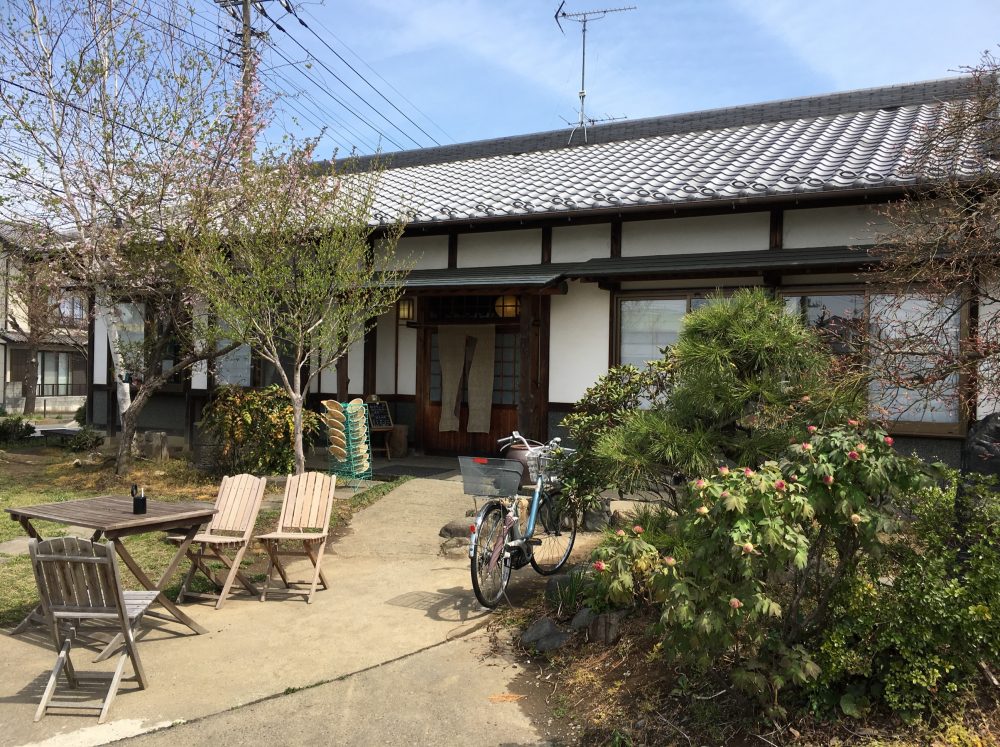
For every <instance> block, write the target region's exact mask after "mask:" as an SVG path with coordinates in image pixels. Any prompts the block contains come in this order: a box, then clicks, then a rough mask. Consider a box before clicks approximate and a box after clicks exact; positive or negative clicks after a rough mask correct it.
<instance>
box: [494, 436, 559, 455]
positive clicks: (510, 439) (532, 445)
mask: <svg viewBox="0 0 1000 747" xmlns="http://www.w3.org/2000/svg"><path fill="white" fill-rule="evenodd" d="M515 441H517V442H519V443H522V444H524V448H526V449H528V450H529V451H530V450H531V449H537V448H540V447H544V446H549V447H556V446H558V445H559V444H560V442H561V441H562V439H561V438H559V437H558V436H556V437H555V438H553V439H552V440H551V441H549V442H548V443H547V444H543V443H540V442H539V441H529V440H528V439H526V438H525V437H524V436H522V435H521V434H520V433H518V432H517V431H512V432H511V434H510V435H509V436H507V437H506V438H501V439H498V440H497V443H498V444H500V450H501V451H503V450H504V449H506V448H507V447H508V446H510V445H511V444H513V443H514V442H515Z"/></svg>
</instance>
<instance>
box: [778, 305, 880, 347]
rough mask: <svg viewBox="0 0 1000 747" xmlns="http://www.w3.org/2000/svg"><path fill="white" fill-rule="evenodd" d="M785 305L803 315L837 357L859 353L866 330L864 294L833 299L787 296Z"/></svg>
mask: <svg viewBox="0 0 1000 747" xmlns="http://www.w3.org/2000/svg"><path fill="white" fill-rule="evenodd" d="M785 306H786V307H787V308H788V310H789V311H794V312H797V313H799V314H801V315H802V317H803V318H804V319H805V320H806V323H807V324H808V325H809V326H810V327H813V328H815V329H816V330H818V331H819V333H820V334H821V335H822V336H823V337H824V338H825V339H826V340H827V341H828V342H829V343H830V347H831V348H833V352H835V353H837V354H838V355H845V354H847V353H856V352H858V349H857V346H858V342H859V337H860V333H861V331H862V330H863V329H864V316H865V297H864V295H863V294H860V293H855V294H844V295H830V296H787V297H786V298H785Z"/></svg>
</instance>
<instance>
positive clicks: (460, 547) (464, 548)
mask: <svg viewBox="0 0 1000 747" xmlns="http://www.w3.org/2000/svg"><path fill="white" fill-rule="evenodd" d="M441 554H442V555H444V556H445V557H446V558H462V557H465V556H467V555H468V554H469V540H468V538H467V537H449V538H448V539H446V540H445V541H444V542H442V543H441Z"/></svg>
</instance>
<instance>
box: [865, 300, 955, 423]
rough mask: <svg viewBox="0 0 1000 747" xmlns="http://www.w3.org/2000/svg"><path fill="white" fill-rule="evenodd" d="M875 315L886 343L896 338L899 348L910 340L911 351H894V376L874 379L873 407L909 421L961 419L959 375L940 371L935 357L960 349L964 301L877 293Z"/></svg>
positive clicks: (874, 326)
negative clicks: (942, 303) (942, 302)
mask: <svg viewBox="0 0 1000 747" xmlns="http://www.w3.org/2000/svg"><path fill="white" fill-rule="evenodd" d="M871 318H872V322H871V325H870V333H871V336H872V337H873V338H874V339H877V340H879V341H880V342H883V343H886V345H885V346H884V347H885V348H887V349H891V348H892V347H893V344H894V343H896V347H897V348H900V347H904V346H905V348H906V351H907V352H906V353H905V354H902V353H900V354H896V353H893V354H891V355H892V360H891V361H887V364H888V365H889V366H890V367H891V369H892V370H893V372H894V375H893V376H892V381H873V382H871V384H870V385H869V388H868V392H869V398H870V402H871V406H872V409H873V411H874V412H875V413H876V414H879V415H884V416H885V417H888V418H890V419H893V420H901V421H906V422H921V423H958V422H959V420H960V417H961V413H960V410H959V390H958V384H959V382H958V376H957V375H956V374H952V375H950V376H947V377H943V378H942V377H940V376H939V375H937V374H936V363H935V359H936V357H937V356H939V355H942V354H944V355H946V356H948V357H952V356H954V355H956V354H957V353H958V345H959V342H960V336H961V317H960V315H959V313H958V304H957V303H954V304H951V305H950V306H944V307H942V306H940V305H939V304H936V303H934V302H932V301H930V300H929V299H923V298H919V297H915V296H907V297H905V298H902V297H898V296H889V295H876V296H872V297H871ZM880 347H882V346H880ZM911 351H912V352H911ZM876 363H877V359H876ZM877 368H878V366H876V369H877ZM901 380H902V381H901ZM905 382H913V385H912V386H908V385H906V383H905ZM921 382H924V383H923V384H921Z"/></svg>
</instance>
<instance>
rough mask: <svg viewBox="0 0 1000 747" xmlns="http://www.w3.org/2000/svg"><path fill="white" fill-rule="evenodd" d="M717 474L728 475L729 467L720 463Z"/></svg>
mask: <svg viewBox="0 0 1000 747" xmlns="http://www.w3.org/2000/svg"><path fill="white" fill-rule="evenodd" d="M719 474H720V475H728V474H729V467H727V466H725V465H722V466H721V467H719Z"/></svg>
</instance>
